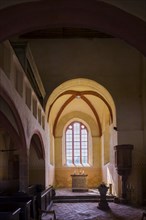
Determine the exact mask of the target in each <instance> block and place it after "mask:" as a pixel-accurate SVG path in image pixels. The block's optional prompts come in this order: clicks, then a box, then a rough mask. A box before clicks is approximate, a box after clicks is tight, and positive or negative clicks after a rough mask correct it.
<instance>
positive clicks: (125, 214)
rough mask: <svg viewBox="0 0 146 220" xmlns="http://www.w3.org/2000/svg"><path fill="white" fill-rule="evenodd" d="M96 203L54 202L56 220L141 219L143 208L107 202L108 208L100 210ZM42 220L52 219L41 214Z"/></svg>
mask: <svg viewBox="0 0 146 220" xmlns="http://www.w3.org/2000/svg"><path fill="white" fill-rule="evenodd" d="M97 206H98V204H96V203H54V204H53V206H52V209H53V210H55V213H56V218H57V220H141V217H142V213H143V211H144V210H143V209H140V208H134V207H130V206H126V205H119V204H115V203H113V202H111V203H109V206H110V210H109V211H102V210H100V209H98V208H97ZM42 220H53V216H51V215H43V216H42Z"/></svg>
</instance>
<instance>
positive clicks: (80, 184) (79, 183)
mask: <svg viewBox="0 0 146 220" xmlns="http://www.w3.org/2000/svg"><path fill="white" fill-rule="evenodd" d="M87 176H88V175H85V174H73V175H71V177H72V192H87V191H88V188H87Z"/></svg>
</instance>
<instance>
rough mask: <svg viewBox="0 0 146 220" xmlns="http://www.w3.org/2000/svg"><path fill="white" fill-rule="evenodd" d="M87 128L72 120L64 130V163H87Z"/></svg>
mask: <svg viewBox="0 0 146 220" xmlns="http://www.w3.org/2000/svg"><path fill="white" fill-rule="evenodd" d="M88 145H89V144H88V130H87V128H86V126H85V125H84V124H83V123H81V122H77V121H74V122H72V123H71V124H69V125H68V127H67V128H66V131H65V158H66V165H67V166H71V165H75V166H86V165H88V163H89V156H88V155H89V152H88V151H89V149H88V148H89V147H88Z"/></svg>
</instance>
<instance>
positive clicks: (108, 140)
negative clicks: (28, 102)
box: [46, 78, 118, 194]
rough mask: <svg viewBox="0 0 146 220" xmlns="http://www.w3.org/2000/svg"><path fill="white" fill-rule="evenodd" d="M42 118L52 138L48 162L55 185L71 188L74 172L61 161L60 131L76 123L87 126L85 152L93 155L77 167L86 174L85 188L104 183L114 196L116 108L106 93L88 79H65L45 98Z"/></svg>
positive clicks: (72, 168) (63, 139)
mask: <svg viewBox="0 0 146 220" xmlns="http://www.w3.org/2000/svg"><path fill="white" fill-rule="evenodd" d="M46 115H48V123H49V125H50V137H51V139H52V140H51V144H50V147H51V148H52V149H51V154H50V159H51V158H54V163H52V164H55V180H56V186H57V187H71V178H70V175H71V174H72V173H73V172H74V171H75V172H76V168H77V167H76V165H74V164H73V166H72V167H68V166H67V164H66V162H65V136H64V131H65V128H66V127H67V125H68V124H69V123H71V122H74V121H77V122H82V123H83V124H85V125H86V127H88V130H89V133H90V135H89V152H92V155H94V156H93V161H91V160H90V161H89V164H88V165H87V166H81V169H82V170H84V172H86V173H87V174H88V187H90V188H94V187H96V186H97V185H98V184H99V183H100V182H101V181H105V182H106V183H107V184H113V185H114V186H113V192H114V193H115V194H117V188H116V187H117V185H118V180H117V174H116V172H115V169H114V150H113V146H114V145H116V144H117V133H116V131H115V130H114V127H116V109H115V104H114V101H113V99H112V96H111V95H110V93H109V92H108V91H107V90H106V89H105V88H104V87H103V86H101V85H100V84H98V83H97V82H95V81H92V80H89V79H83V78H78V79H73V80H69V81H67V82H64V83H63V84H61V85H60V86H58V87H57V88H56V89H55V90H54V91H53V93H52V94H51V96H50V97H49V99H48V102H47V105H46ZM52 143H53V144H52ZM53 147H54V149H55V150H54V149H53ZM53 152H55V153H53ZM64 180H65V181H64Z"/></svg>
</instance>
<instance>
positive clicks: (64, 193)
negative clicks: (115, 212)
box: [53, 189, 114, 203]
mask: <svg viewBox="0 0 146 220" xmlns="http://www.w3.org/2000/svg"><path fill="white" fill-rule="evenodd" d="M99 200H100V195H99V194H98V192H97V191H88V192H82V193H77V192H76V193H74V192H72V191H71V190H70V189H62V190H61V189H60V190H56V195H55V197H54V199H53V202H54V203H75V202H99ZM113 200H114V196H112V195H107V201H108V202H113Z"/></svg>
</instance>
